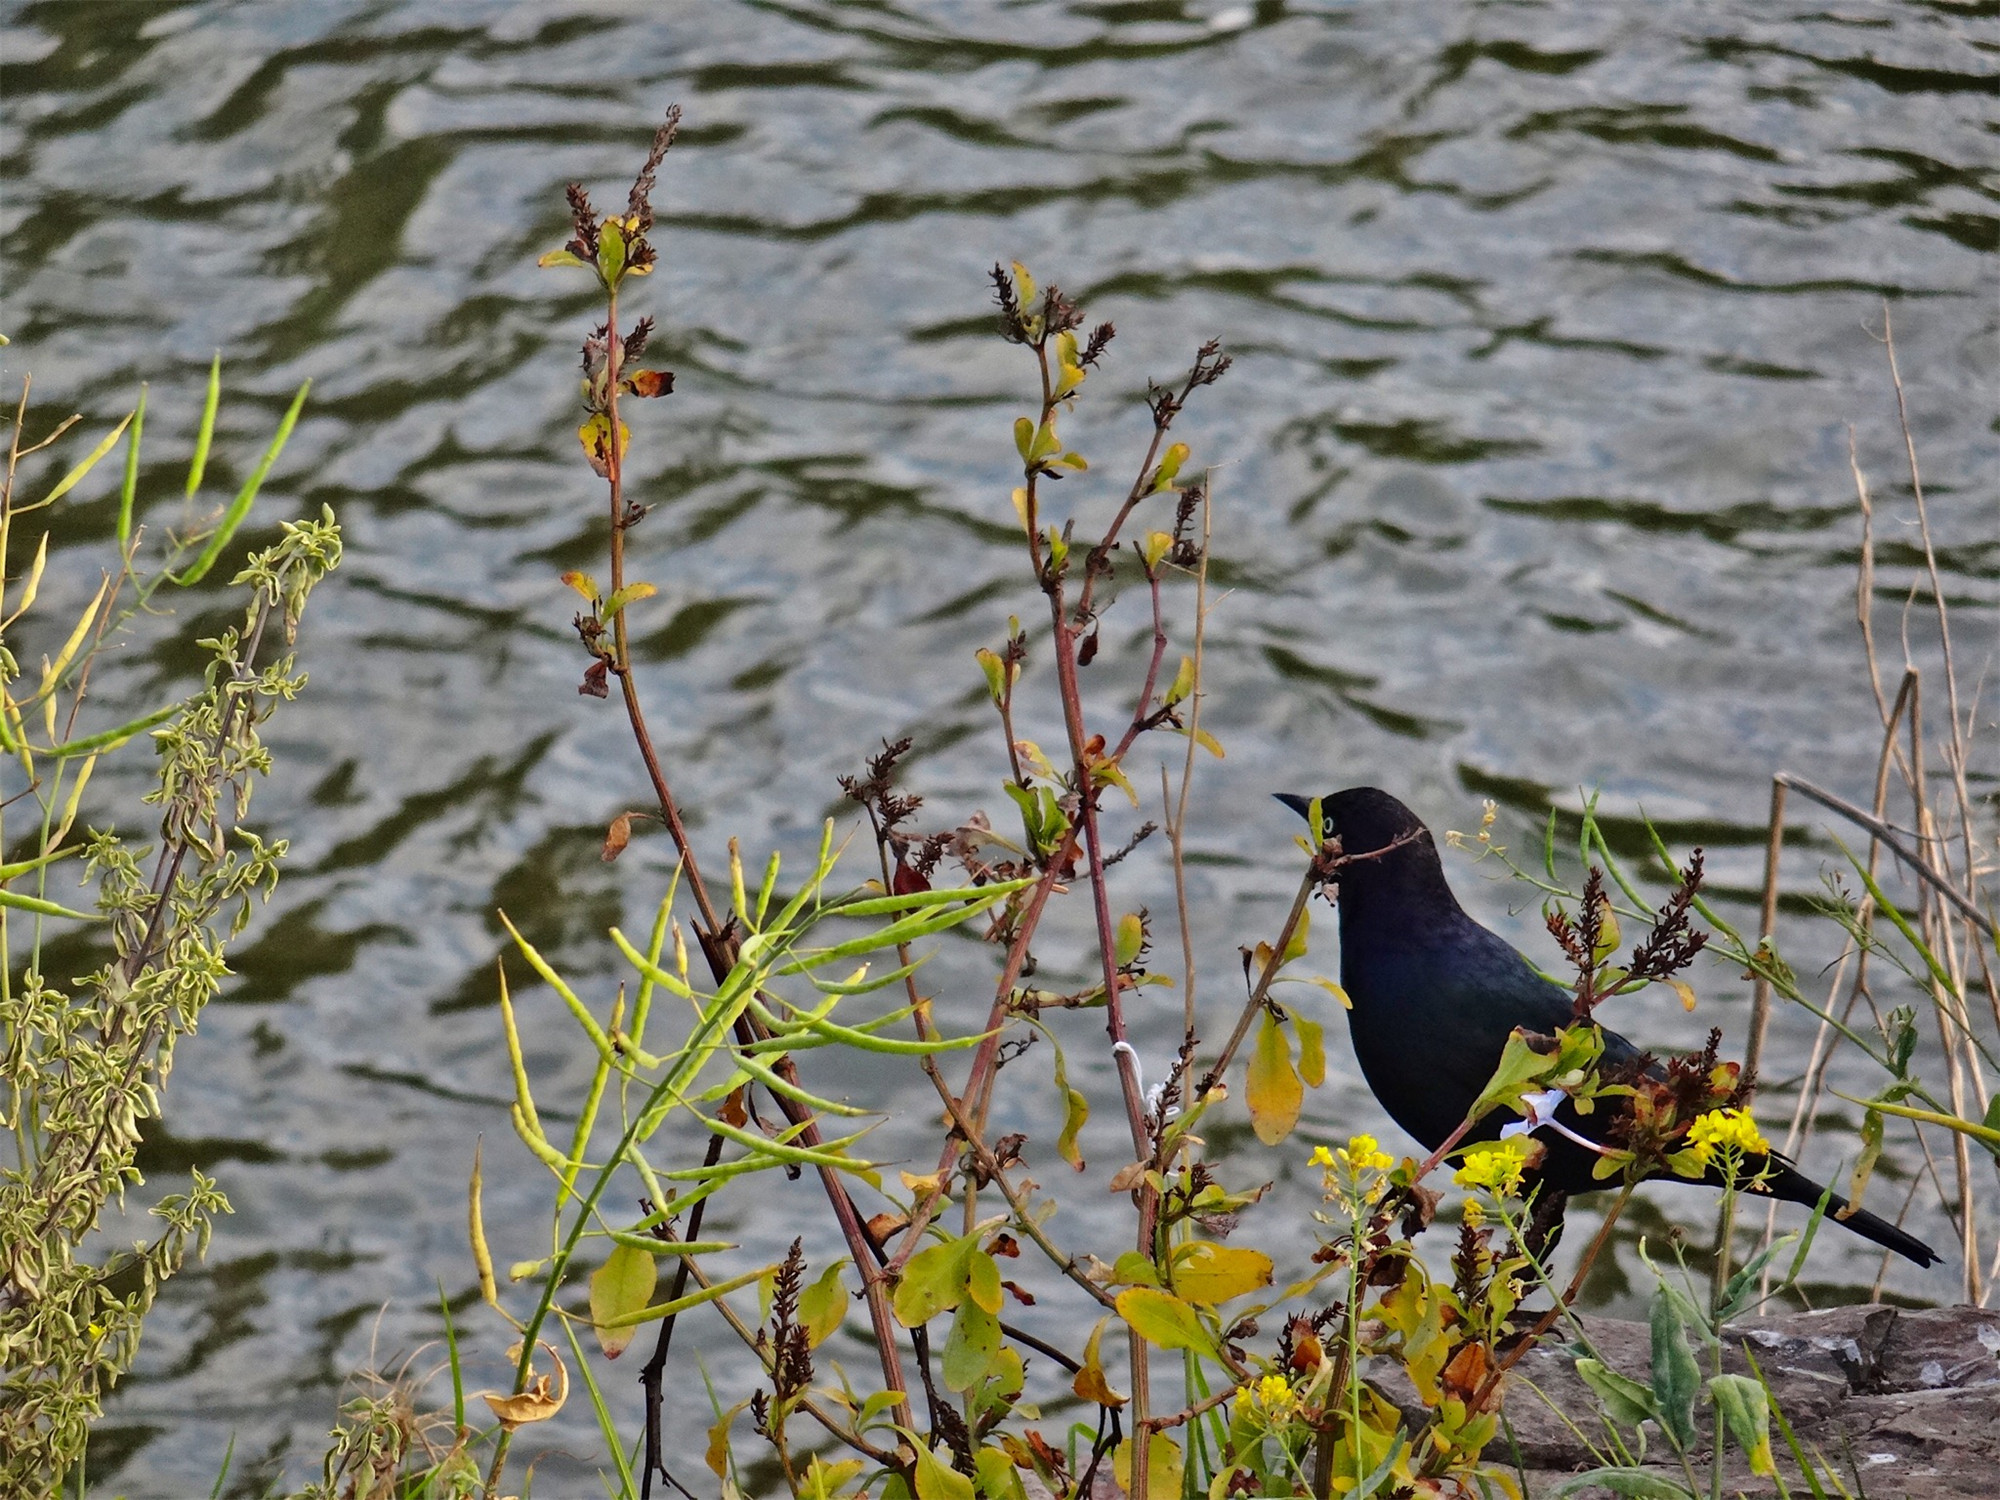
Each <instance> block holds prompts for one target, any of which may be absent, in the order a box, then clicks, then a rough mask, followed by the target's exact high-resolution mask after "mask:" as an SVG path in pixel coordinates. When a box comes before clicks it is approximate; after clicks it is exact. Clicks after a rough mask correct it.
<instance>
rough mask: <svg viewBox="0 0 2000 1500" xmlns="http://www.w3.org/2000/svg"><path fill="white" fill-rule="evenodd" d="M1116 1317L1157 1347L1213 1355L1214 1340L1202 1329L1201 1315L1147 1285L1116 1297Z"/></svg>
mask: <svg viewBox="0 0 2000 1500" xmlns="http://www.w3.org/2000/svg"><path fill="white" fill-rule="evenodd" d="M1118 1316H1119V1317H1121V1318H1123V1319H1124V1320H1125V1321H1126V1322H1127V1323H1128V1324H1130V1325H1131V1328H1132V1331H1133V1332H1134V1333H1136V1334H1138V1335H1139V1337H1140V1338H1142V1339H1144V1340H1145V1341H1146V1342H1147V1343H1149V1344H1154V1345H1157V1346H1158V1347H1159V1348H1162V1349H1192V1350H1194V1351H1195V1352H1196V1353H1197V1354H1210V1355H1212V1354H1214V1353H1215V1339H1214V1338H1213V1337H1212V1336H1211V1335H1210V1333H1209V1331H1208V1330H1207V1329H1206V1328H1204V1327H1202V1323H1201V1318H1200V1316H1199V1315H1198V1314H1197V1313H1196V1312H1195V1310H1194V1309H1193V1308H1192V1307H1190V1306H1189V1305H1188V1304H1187V1303H1185V1302H1183V1301H1182V1300H1181V1299H1180V1298H1179V1297H1176V1296H1174V1295H1173V1293H1171V1292H1162V1291H1157V1290H1155V1289H1154V1288H1152V1287H1149V1286H1135V1287H1131V1288H1129V1289H1127V1290H1125V1291H1122V1292H1120V1293H1119V1294H1118Z"/></svg>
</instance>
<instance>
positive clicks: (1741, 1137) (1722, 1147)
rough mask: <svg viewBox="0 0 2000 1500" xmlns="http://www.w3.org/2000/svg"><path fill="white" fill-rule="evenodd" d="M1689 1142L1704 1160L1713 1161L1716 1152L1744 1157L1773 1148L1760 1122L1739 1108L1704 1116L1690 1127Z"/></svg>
mask: <svg viewBox="0 0 2000 1500" xmlns="http://www.w3.org/2000/svg"><path fill="white" fill-rule="evenodd" d="M1688 1145H1689V1147H1690V1148H1692V1149H1693V1150H1695V1151H1698V1152H1700V1153H1701V1157H1702V1160H1704V1161H1713V1160H1714V1159H1715V1157H1716V1155H1717V1153H1725V1154H1733V1155H1736V1156H1744V1155H1753V1154H1760V1153H1763V1152H1767V1151H1769V1150H1770V1149H1771V1143H1770V1142H1769V1141H1767V1140H1765V1139H1764V1136H1763V1132H1761V1131H1759V1130H1758V1129H1757V1122H1756V1121H1755V1120H1753V1119H1751V1118H1750V1116H1749V1114H1748V1113H1746V1112H1745V1111H1743V1110H1740V1109H1717V1110H1711V1111H1709V1113H1707V1114H1705V1115H1703V1116H1702V1117H1701V1118H1700V1119H1698V1120H1696V1121H1695V1122H1694V1124H1693V1125H1692V1126H1691V1127H1690V1128H1689V1130H1688Z"/></svg>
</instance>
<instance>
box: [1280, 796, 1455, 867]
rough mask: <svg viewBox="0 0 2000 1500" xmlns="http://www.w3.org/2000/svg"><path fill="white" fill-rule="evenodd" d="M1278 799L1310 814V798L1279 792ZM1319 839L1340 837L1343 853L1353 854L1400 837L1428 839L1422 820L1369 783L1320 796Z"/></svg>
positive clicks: (1300, 812) (1304, 815) (1306, 815)
mask: <svg viewBox="0 0 2000 1500" xmlns="http://www.w3.org/2000/svg"><path fill="white" fill-rule="evenodd" d="M1277 796H1278V800H1279V801H1280V802H1282V803H1284V804H1285V806H1287V807H1289V808H1290V809H1291V810H1292V811H1293V812H1295V813H1297V814H1298V815H1299V816H1300V817H1302V818H1310V817H1311V816H1312V803H1313V799H1312V798H1310V797H1301V796H1299V795H1298V794H1296V793H1294V792H1279V793H1278V794H1277ZM1319 816H1320V827H1319V829H1318V833H1319V837H1320V841H1321V842H1322V843H1324V842H1325V841H1327V840H1328V839H1333V838H1338V839H1339V840H1340V851H1341V853H1342V854H1344V855H1346V856H1348V857H1349V858H1352V857H1353V856H1355V855H1358V854H1373V853H1375V852H1376V851H1377V850H1380V849H1386V848H1388V847H1389V846H1390V845H1391V844H1394V843H1397V842H1399V841H1414V840H1422V841H1424V842H1428V841H1429V835H1428V831H1427V830H1426V829H1425V827H1424V825H1423V821H1422V820H1421V819H1420V818H1418V817H1417V815H1416V814H1415V813H1413V812H1411V811H1410V810H1409V809H1408V808H1407V807H1405V806H1403V804H1402V803H1400V802H1398V801H1397V800H1396V799H1395V798H1394V797H1392V796H1390V795H1389V794H1388V793H1387V792H1385V791H1381V790H1379V789H1378V788H1375V787H1372V786H1351V787H1349V788H1348V789H1347V790H1346V791H1344V792H1331V793H1328V794H1327V795H1326V796H1324V797H1321V798H1320V799H1319Z"/></svg>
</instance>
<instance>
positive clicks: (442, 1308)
mask: <svg viewBox="0 0 2000 1500" xmlns="http://www.w3.org/2000/svg"><path fill="white" fill-rule="evenodd" d="M438 1311H439V1312H441V1313H443V1314H444V1347H445V1352H446V1353H447V1354H449V1355H450V1356H451V1418H452V1420H453V1421H454V1422H456V1423H457V1424H458V1430H459V1431H460V1432H463V1431H464V1430H465V1374H464V1372H463V1371H462V1370H461V1369H460V1368H459V1363H458V1329H457V1327H456V1326H455V1325H454V1324H453V1323H452V1321H451V1302H450V1300H449V1299H448V1298H446V1296H445V1294H444V1282H442V1281H440V1282H438Z"/></svg>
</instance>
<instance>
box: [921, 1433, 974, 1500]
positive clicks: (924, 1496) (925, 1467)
mask: <svg viewBox="0 0 2000 1500" xmlns="http://www.w3.org/2000/svg"><path fill="white" fill-rule="evenodd" d="M916 1447H917V1500H973V1490H972V1481H971V1480H970V1479H968V1478H966V1477H965V1476H964V1475H963V1474H961V1473H959V1472H958V1470H956V1469H954V1468H952V1467H951V1466H950V1465H949V1464H941V1463H939V1462H938V1461H937V1455H936V1454H934V1453H932V1452H931V1450H930V1445H929V1444H928V1443H921V1442H920V1443H918V1444H917V1445H916Z"/></svg>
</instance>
